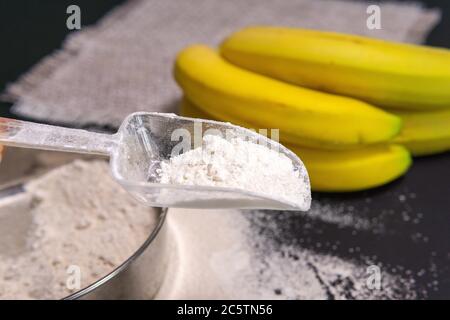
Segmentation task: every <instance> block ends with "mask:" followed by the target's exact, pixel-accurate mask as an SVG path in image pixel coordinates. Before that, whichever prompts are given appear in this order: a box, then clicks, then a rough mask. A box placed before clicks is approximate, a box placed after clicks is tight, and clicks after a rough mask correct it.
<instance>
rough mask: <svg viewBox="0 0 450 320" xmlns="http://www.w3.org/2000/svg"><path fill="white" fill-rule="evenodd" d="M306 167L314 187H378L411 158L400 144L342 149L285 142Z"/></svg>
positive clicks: (331, 189) (402, 169) (394, 176)
mask: <svg viewBox="0 0 450 320" xmlns="http://www.w3.org/2000/svg"><path fill="white" fill-rule="evenodd" d="M287 147H288V148H289V149H291V150H292V151H293V152H295V153H296V154H297V155H298V156H299V157H300V159H302V161H303V163H304V164H305V166H306V169H307V170H308V174H309V178H310V180H311V188H312V190H314V191H324V192H335V191H339V192H342V191H358V190H364V189H369V188H373V187H378V186H381V185H383V184H386V183H388V182H391V181H393V180H395V179H397V178H398V177H400V176H402V175H403V174H405V173H406V171H407V170H408V168H409V167H410V166H411V163H412V160H411V155H410V154H409V152H408V150H407V149H406V148H405V147H403V146H400V145H395V144H391V145H375V146H369V147H365V148H359V149H354V150H344V151H327V150H315V149H307V148H301V147H297V146H290V145H288V146H287Z"/></svg>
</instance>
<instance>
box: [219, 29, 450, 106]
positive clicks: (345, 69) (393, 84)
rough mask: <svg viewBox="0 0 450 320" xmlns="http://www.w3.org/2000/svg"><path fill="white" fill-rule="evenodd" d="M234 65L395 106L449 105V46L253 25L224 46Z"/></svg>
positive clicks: (226, 55) (375, 102) (378, 104)
mask: <svg viewBox="0 0 450 320" xmlns="http://www.w3.org/2000/svg"><path fill="white" fill-rule="evenodd" d="M221 54H222V55H223V56H224V57H225V58H226V59H227V60H228V61H230V62H232V63H233V64H235V65H237V66H240V67H242V68H245V69H248V70H251V71H254V72H257V73H260V74H264V75H267V76H270V77H273V78H276V79H279V80H283V81H286V82H289V83H293V84H297V85H300V86H304V87H308V88H312V89H316V90H322V91H326V92H331V93H336V94H341V95H345V96H350V97H355V98H358V99H361V100H364V101H367V102H369V103H373V104H375V105H377V106H383V107H388V108H396V109H411V108H414V109H417V110H422V111H423V110H432V109H439V108H443V109H450V50H448V49H440V48H432V47H426V46H418V45H410V44H400V43H394V42H388V41H383V40H376V39H371V38H367V37H361V36H354V35H346V34H339V33H333V32H323V31H313V30H304V29H294V28H277V27H249V28H245V29H242V30H240V31H237V32H236V33H234V34H232V35H231V36H230V37H228V38H227V39H226V40H225V41H224V42H223V43H222V45H221Z"/></svg>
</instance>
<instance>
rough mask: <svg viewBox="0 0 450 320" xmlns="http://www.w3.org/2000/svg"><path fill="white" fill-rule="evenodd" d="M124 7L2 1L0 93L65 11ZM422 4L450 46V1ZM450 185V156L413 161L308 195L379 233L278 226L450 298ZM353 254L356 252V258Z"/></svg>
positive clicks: (3, 111)
mask: <svg viewBox="0 0 450 320" xmlns="http://www.w3.org/2000/svg"><path fill="white" fill-rule="evenodd" d="M122 2H123V1H122V0H108V1H106V0H99V1H91V0H83V1H81V0H79V1H75V0H71V1H66V0H51V1H50V0H41V1H32V0H14V1H13V0H10V1H1V2H0V39H1V41H2V45H1V50H0V71H1V72H0V90H3V88H4V87H5V85H6V84H7V83H9V82H13V81H14V80H16V79H17V78H18V77H19V76H20V75H21V74H22V73H23V72H25V71H27V70H28V69H29V68H30V67H31V66H33V65H34V64H35V63H36V62H38V61H39V60H40V59H41V58H43V57H44V56H46V55H47V54H49V53H51V52H52V51H53V50H55V49H58V48H60V47H61V43H62V41H63V39H64V38H65V36H66V35H67V34H68V33H69V32H70V31H69V30H68V29H67V28H66V25H65V23H66V18H67V16H66V14H65V11H66V8H67V6H68V5H70V4H78V5H79V6H80V7H82V8H83V11H82V24H83V25H84V26H86V25H89V24H92V23H94V22H95V21H97V20H98V19H99V18H101V17H102V16H103V15H104V14H105V13H106V12H107V11H108V10H109V9H111V8H112V7H114V6H115V5H117V4H120V3H122ZM422 2H423V3H424V5H425V6H429V7H439V8H441V9H442V12H443V17H442V21H441V22H440V24H439V25H438V26H437V27H436V28H435V29H434V30H433V31H432V32H431V34H430V36H429V37H428V39H427V44H430V45H435V46H442V47H447V48H448V47H450V37H449V34H450V2H448V1H440V0H434V1H422ZM9 107H10V104H8V103H0V116H7V117H15V116H14V115H12V114H10V113H9ZM449 179H450V152H449V153H446V154H441V155H436V156H429V157H423V158H418V159H415V160H414V165H413V167H412V168H411V170H410V171H409V172H408V173H407V175H406V176H405V177H403V178H401V179H399V180H397V181H395V182H393V183H391V184H389V185H386V186H383V187H381V188H377V189H374V190H369V191H365V192H358V193H350V194H333V195H331V194H318V193H315V194H313V198H314V200H319V202H324V203H328V204H331V205H335V206H341V207H342V206H344V207H345V208H347V209H349V208H352V209H351V211H352V214H353V215H354V216H355V217H360V218H361V219H365V220H368V221H372V222H373V223H374V224H375V225H376V226H377V227H376V228H372V229H369V230H365V229H364V230H355V229H354V228H352V227H351V226H348V227H345V226H344V227H342V226H337V225H336V224H333V223H328V222H326V220H320V219H313V218H310V219H309V218H308V217H307V216H304V217H303V218H301V219H299V218H298V216H295V217H294V216H292V220H291V221H290V220H289V217H288V218H287V219H286V217H285V218H284V219H282V221H283V223H284V225H281V226H280V228H283V229H284V231H285V232H284V233H283V234H284V235H285V237H287V238H289V237H291V238H295V237H303V238H305V239H307V240H308V241H307V242H306V243H305V242H303V243H304V244H303V245H304V246H306V247H311V249H314V250H316V251H317V250H319V251H323V252H324V253H327V251H329V250H331V249H330V248H327V247H322V248H317V246H315V245H314V244H315V243H316V242H323V240H324V238H326V239H327V241H328V242H331V243H337V244H338V246H337V247H336V248H334V249H333V252H332V254H334V255H338V256H342V257H344V258H348V259H360V258H361V259H362V258H363V257H364V259H367V258H371V259H373V261H374V263H377V264H382V265H383V266H386V267H389V268H390V272H394V273H396V272H398V273H405V274H407V275H408V276H410V277H412V278H413V279H414V280H415V283H416V290H417V295H418V297H419V298H450V182H449ZM286 214H287V215H289V213H286ZM280 221H281V220H280ZM287 222H288V223H287ZM306 222H307V223H306ZM305 226H308V228H306V227H305ZM311 226H312V227H311ZM281 240H283V239H281ZM283 241H284V240H283ZM285 241H289V239H287V240H286V239H285ZM353 248H358V254H355V253H354V252H353Z"/></svg>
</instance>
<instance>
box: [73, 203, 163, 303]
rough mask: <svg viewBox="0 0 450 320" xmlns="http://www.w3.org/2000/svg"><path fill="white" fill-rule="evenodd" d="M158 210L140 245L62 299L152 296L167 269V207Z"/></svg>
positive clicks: (145, 297)
mask: <svg viewBox="0 0 450 320" xmlns="http://www.w3.org/2000/svg"><path fill="white" fill-rule="evenodd" d="M154 210H157V211H159V213H158V214H159V221H158V223H157V225H156V227H155V229H154V230H153V231H152V232H151V234H150V236H149V237H148V238H147V240H145V242H144V243H143V244H142V246H141V247H140V248H139V249H138V250H137V251H136V252H135V253H134V254H133V255H132V256H131V257H129V258H128V259H127V260H126V261H125V262H124V263H122V264H121V265H120V266H118V267H117V268H116V269H114V270H113V271H112V272H110V273H109V274H107V275H106V276H104V277H103V278H101V279H99V280H97V281H96V282H94V283H92V284H91V285H89V286H87V287H86V288H84V289H81V290H79V291H77V292H75V293H73V294H71V295H69V296H67V297H66V298H64V300H73V299H88V300H92V299H151V298H153V297H154V296H155V295H156V293H157V292H158V290H159V288H160V287H161V284H162V281H163V280H164V275H165V271H166V270H167V264H168V257H169V254H168V253H167V251H168V250H167V249H166V248H167V245H166V241H167V228H166V224H165V221H166V214H167V209H156V208H154Z"/></svg>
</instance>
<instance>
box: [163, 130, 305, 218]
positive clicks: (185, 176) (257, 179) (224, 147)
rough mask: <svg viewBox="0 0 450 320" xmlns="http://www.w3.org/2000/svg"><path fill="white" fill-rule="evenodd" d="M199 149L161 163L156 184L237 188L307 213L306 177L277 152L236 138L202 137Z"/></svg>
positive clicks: (302, 171) (303, 172)
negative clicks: (281, 202) (262, 195)
mask: <svg viewBox="0 0 450 320" xmlns="http://www.w3.org/2000/svg"><path fill="white" fill-rule="evenodd" d="M202 142H203V143H202V146H201V147H197V148H195V149H193V150H190V151H187V152H185V153H183V154H180V155H177V156H174V157H172V158H170V159H169V161H167V162H163V163H162V164H161V169H160V170H159V175H160V182H161V183H171V184H179V185H198V186H218V187H228V188H239V189H242V190H248V191H252V192H256V193H260V194H266V195H268V196H272V197H275V198H280V199H282V200H286V201H289V202H291V203H294V204H296V205H297V206H299V207H301V208H303V209H304V210H307V209H308V208H309V206H310V202H311V192H310V186H309V180H308V175H307V172H306V169H305V168H304V167H302V168H300V169H297V168H295V167H294V165H293V163H292V161H291V160H290V159H289V158H288V157H287V156H286V155H284V154H282V153H281V152H277V151H276V150H272V149H270V148H268V147H267V146H265V145H260V144H256V143H253V142H251V141H246V140H243V139H241V138H239V137H234V138H231V139H228V140H227V139H224V138H222V137H220V136H217V135H205V136H204V137H203V141H202Z"/></svg>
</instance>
